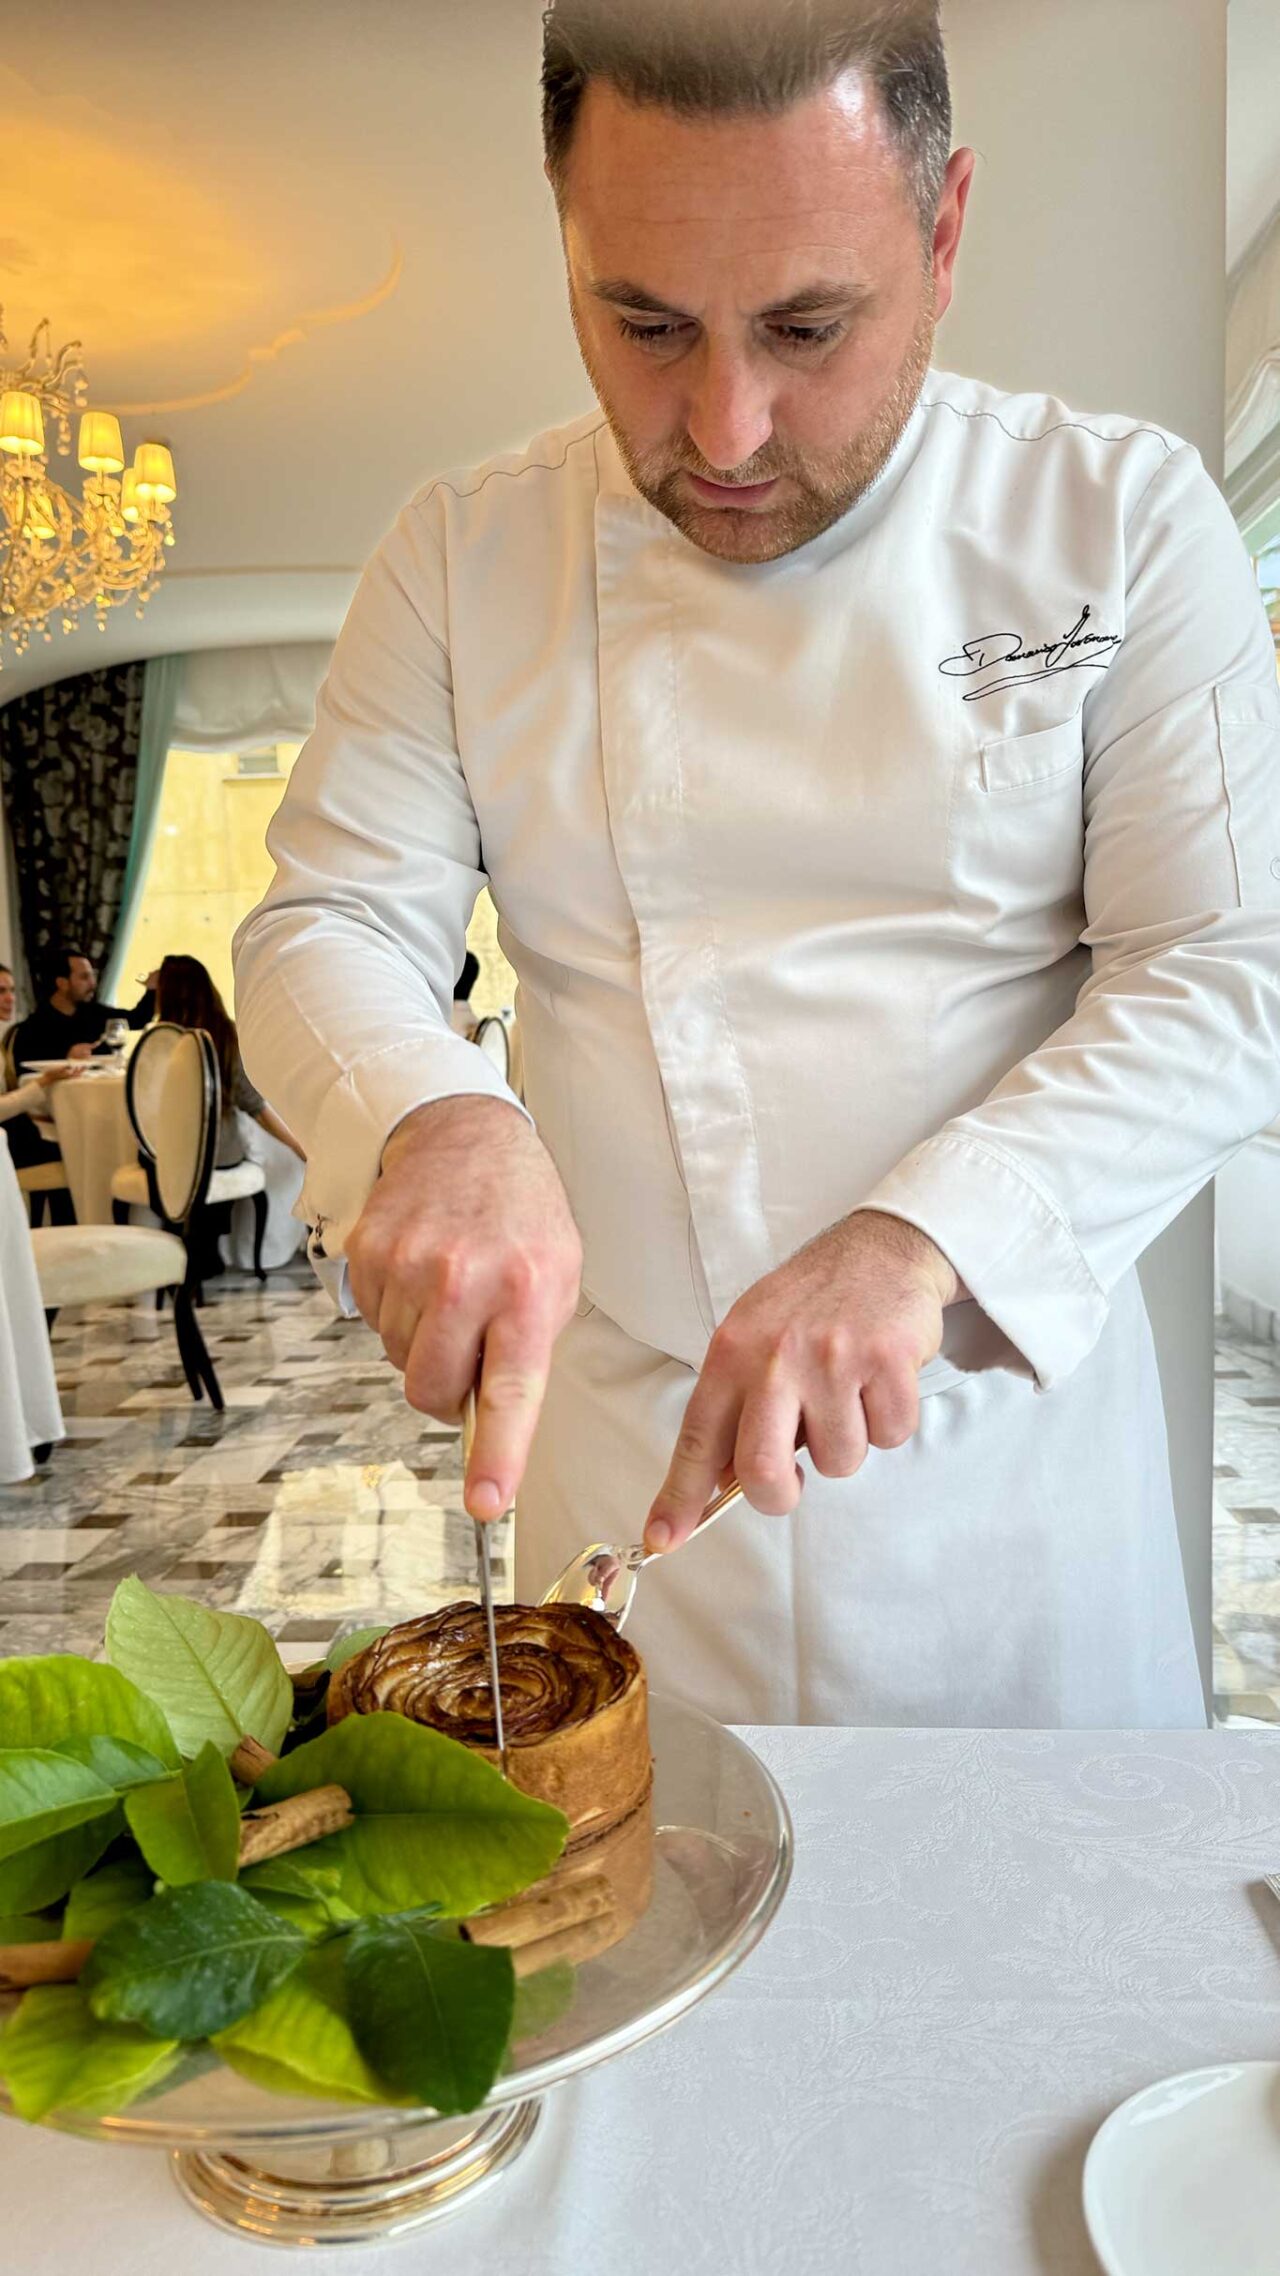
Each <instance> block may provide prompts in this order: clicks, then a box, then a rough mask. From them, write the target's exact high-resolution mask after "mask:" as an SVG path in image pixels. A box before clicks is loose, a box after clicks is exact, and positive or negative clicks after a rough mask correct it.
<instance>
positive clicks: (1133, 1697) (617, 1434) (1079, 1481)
mask: <svg viewBox="0 0 1280 2276" xmlns="http://www.w3.org/2000/svg"><path fill="white" fill-rule="evenodd" d="M694 1381H695V1376H694V1372H693V1370H692V1369H691V1368H689V1367H688V1366H686V1365H684V1364H683V1363H682V1362H681V1361H679V1360H675V1359H672V1358H670V1357H668V1356H667V1355H666V1354H665V1353H662V1352H658V1351H653V1350H651V1349H649V1348H648V1347H647V1346H645V1345H643V1344H640V1343H637V1342H635V1341H634V1340H633V1339H632V1338H631V1337H630V1336H628V1335H627V1334H625V1333H624V1331H623V1330H622V1329H621V1328H620V1327H618V1326H617V1325H616V1323H615V1322H614V1321H613V1320H611V1319H609V1318H608V1317H606V1315H605V1314H604V1313H603V1312H601V1311H600V1310H599V1309H597V1308H595V1307H593V1306H591V1305H589V1304H585V1303H584V1304H583V1305H582V1306H580V1308H579V1314H578V1317H577V1318H575V1319H574V1320H573V1321H571V1323H570V1325H569V1327H568V1328H567V1329H566V1331H565V1332H564V1334H563V1336H562V1337H561V1339H560V1342H559V1344H558V1345H557V1348H556V1356H555V1362H554V1366H553V1371H552V1379H551V1384H550V1387H549V1391H548V1396H547V1400H546V1405H545V1408H544V1411H543V1416H542V1420H541V1423H540V1425H539V1430H538V1434H537V1437H536V1440H535V1444H534V1448H533V1454H532V1458H531V1461H530V1464H529V1469H528V1472H527V1475H526V1478H525V1482H524V1485H523V1486H522V1488H521V1493H520V1500H519V1504H518V1516H517V1527H516V1535H517V1573H516V1592H517V1595H518V1597H519V1598H520V1599H521V1601H525V1602H527V1601H529V1600H530V1599H536V1597H537V1596H538V1595H539V1594H540V1593H541V1591H542V1590H543V1589H544V1588H545V1587H546V1586H547V1584H548V1582H549V1581H550V1580H551V1578H552V1577H553V1576H554V1574H555V1573H556V1572H558V1571H559V1570H560V1568H561V1567H562V1566H563V1565H564V1564H565V1563H566V1562H567V1561H568V1559H569V1558H570V1557H571V1556H572V1555H573V1554H574V1552H575V1551H576V1550H578V1549H580V1548H581V1547H582V1546H583V1545H584V1544H585V1543H586V1542H588V1541H593V1540H595V1541H607V1542H616V1543H618V1544H621V1545H626V1544H628V1543H630V1542H633V1541H637V1540H639V1538H640V1536H641V1533H642V1531H643V1526H644V1520H645V1515H646V1513H647V1510H648V1507H649V1504H650V1501H651V1500H652V1497H653V1495H654V1493H655V1492H656V1490H657V1487H658V1486H659V1484H660V1483H661V1480H662V1478H663V1475H664V1473H665V1470H666V1467H667V1463H668V1461H669V1459H670V1454H671V1449H672V1446H673V1444H674V1441H675V1437H676V1433H677V1431H678V1428H679V1425H680V1419H681V1416H682V1414H683V1411H684V1407H685V1403H686V1401H687V1399H688V1396H689V1393H690V1391H691V1389H692V1387H693V1383H694ZM801 1461H802V1465H804V1466H805V1468H806V1471H807V1479H806V1485H805V1489H804V1494H803V1497H802V1499H801V1502H800V1505H799V1508H798V1510H797V1511H796V1512H795V1514H794V1515H793V1516H790V1517H764V1516H760V1515H759V1514H757V1513H756V1512H755V1511H753V1510H751V1509H749V1508H747V1507H746V1506H745V1505H741V1504H740V1505H739V1506H738V1507H737V1508H735V1509H733V1510H731V1511H729V1512H728V1513H727V1514H726V1515H725V1517H724V1518H722V1519H721V1520H720V1522H719V1523H718V1524H717V1525H715V1526H713V1527H712V1528H711V1530H710V1532H709V1533H708V1534H707V1535H706V1537H705V1538H704V1539H703V1540H701V1541H695V1542H692V1543H690V1544H689V1545H687V1546H686V1547H685V1548H683V1549H681V1550H680V1551H679V1552H678V1553H677V1554H675V1555H674V1556H671V1557H669V1558H667V1559H665V1560H663V1561H661V1562H659V1563H655V1564H653V1565H651V1566H649V1567H648V1569H647V1570H646V1572H645V1573H644V1576H643V1578H642V1580H641V1582H640V1587H639V1592H638V1596H637V1600H636V1606H635V1610H634V1612H633V1614H632V1617H631V1620H630V1622H629V1623H628V1631H627V1632H628V1634H629V1635H630V1637H631V1638H632V1640H633V1642H634V1643H635V1644H636V1645H637V1646H638V1647H639V1649H640V1651H641V1652H642V1654H643V1656H644V1659H645V1663H646V1666H647V1669H648V1673H649V1679H650V1682H651V1684H652V1686H653V1687H654V1688H655V1689H656V1690H659V1691H662V1692H666V1693H669V1694H672V1695H674V1696H677V1697H679V1698H682V1699H686V1700H689V1701H692V1702H693V1703H694V1704H696V1705H697V1706H700V1707H702V1708H704V1709H706V1710H707V1711H708V1712H709V1713H711V1714H713V1715H715V1716H717V1717H718V1718H720V1720H722V1721H724V1722H727V1723H816V1724H887V1725H898V1726H903V1725H934V1726H937V1725H951V1726H970V1727H974V1726H977V1727H987V1728H993V1727H996V1728H1040V1729H1048V1728H1071V1727H1074V1728H1083V1729H1120V1728H1149V1729H1177V1728H1188V1729H1190V1728H1203V1726H1204V1723H1205V1719H1206V1717H1205V1704H1204V1695H1203V1691H1202V1688H1201V1683H1200V1677H1199V1673H1198V1669H1197V1663H1196V1657H1195V1650H1194V1644H1193V1640H1192V1631H1191V1622H1190V1615H1189V1612H1188V1608H1187V1596H1186V1587H1185V1581H1184V1576H1183V1569H1182V1563H1181V1556H1180V1551H1179V1546H1178V1536H1177V1528H1176V1522H1175V1518H1174V1511H1173V1502H1172V1494H1171V1489H1170V1482H1169V1461H1168V1450H1167V1442H1166V1437H1165V1425H1164V1414H1163V1408H1162V1405H1161V1399H1160V1389H1159V1380H1158V1377H1157V1373H1156V1363H1155V1355H1154V1349H1153V1346H1152V1341H1151V1334H1150V1327H1149V1323H1148V1321H1147V1316H1146V1312H1145V1308H1144V1306H1143V1302H1142V1296H1141V1291H1140V1289H1139V1286H1138V1282H1137V1277H1136V1274H1129V1275H1128V1276H1127V1277H1126V1279H1125V1280H1123V1281H1122V1282H1121V1283H1120V1285H1119V1287H1118V1288H1117V1290H1116V1291H1115V1294H1114V1298H1113V1302H1112V1308H1111V1313H1110V1317H1109V1319H1108V1322H1107V1325H1106V1327H1105V1329H1104V1331H1103V1334H1102V1336H1101V1337H1100V1339H1099V1341H1098V1343H1097V1344H1096V1346H1095V1347H1094V1349H1093V1351H1092V1352H1091V1353H1090V1354H1089V1356H1088V1358H1087V1359H1086V1360H1085V1361H1084V1362H1083V1364H1082V1365H1081V1366H1080V1367H1078V1368H1077V1369H1076V1371H1075V1373H1074V1374H1073V1375H1072V1376H1071V1377H1070V1378H1069V1379H1068V1380H1067V1381H1066V1382H1064V1383H1062V1384H1061V1385H1059V1386H1058V1387H1057V1388H1055V1389H1054V1390H1052V1391H1048V1392H1039V1391H1037V1390H1036V1389H1035V1388H1034V1386H1033V1385H1032V1384H1031V1383H1030V1382H1029V1381H1028V1380H1027V1379H1026V1378H1024V1377H1021V1376H1018V1375H1015V1374H1012V1373H1009V1372H1005V1371H1002V1370H987V1371H983V1372H979V1373H973V1374H968V1375H964V1376H961V1377H959V1378H956V1377H954V1375H951V1376H949V1377H948V1375H947V1371H944V1380H943V1381H942V1383H941V1384H940V1385H939V1387H938V1388H936V1389H929V1388H928V1387H927V1386H926V1395H925V1396H924V1397H923V1398H922V1402H921V1420H920V1428H919V1431H918V1433H917V1434H916V1436H915V1438H914V1439H912V1440H911V1441H910V1442H909V1444H908V1445H906V1446H905V1447H902V1448H898V1449H896V1450H894V1451H892V1452H881V1451H879V1450H877V1449H872V1451H871V1453H870V1455H869V1456H868V1459H867V1461H866V1463H865V1465H864V1467H863V1469H862V1470H861V1471H860V1472H859V1474H858V1475H857V1477H855V1478H852V1479H839V1480H836V1479H824V1478H820V1477H818V1476H816V1475H814V1474H813V1473H812V1471H811V1470H809V1469H808V1465H807V1458H805V1457H803V1456H802V1457H801Z"/></svg>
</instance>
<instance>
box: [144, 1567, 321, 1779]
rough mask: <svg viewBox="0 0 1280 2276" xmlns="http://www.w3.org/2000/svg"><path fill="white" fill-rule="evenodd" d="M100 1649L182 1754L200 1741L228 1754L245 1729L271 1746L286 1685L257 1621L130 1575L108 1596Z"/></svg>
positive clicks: (286, 1707)
mask: <svg viewBox="0 0 1280 2276" xmlns="http://www.w3.org/2000/svg"><path fill="white" fill-rule="evenodd" d="M107 1652H108V1655H109V1657H110V1659H111V1661H112V1664H113V1665H114V1666H115V1667H117V1668H120V1669H122V1670H123V1672H124V1673H125V1674H126V1675H128V1676H131V1677H132V1678H133V1681H134V1682H135V1683H136V1684H138V1685H140V1686H141V1688H142V1689H143V1690H145V1692H146V1694H147V1697H148V1698H149V1699H152V1700H154V1701H155V1702H156V1704H157V1705H158V1706H159V1707H161V1708H162V1709H163V1711H164V1714H165V1717H166V1719H167V1721H168V1723H169V1726H170V1729H171V1730H172V1732H173V1735H174V1738H175V1739H176V1740H177V1742H178V1745H179V1747H180V1748H181V1750H182V1752H183V1754H185V1755H194V1754H198V1753H199V1751H200V1749H201V1747H202V1746H203V1745H204V1744H205V1741H206V1740H212V1742H213V1744H214V1745H215V1746H216V1747H217V1749H218V1751H219V1753H220V1754H224V1755H228V1754H231V1753H232V1752H233V1751H234V1749H235V1747H236V1745H237V1743H238V1742H239V1740H240V1739H242V1738H243V1737H244V1736H245V1734H246V1732H247V1733H248V1734H249V1735H250V1736H251V1737H253V1738H255V1739H257V1740H258V1741H259V1743H260V1744H261V1745H262V1746H264V1747H268V1748H270V1750H271V1752H272V1753H273V1754H274V1753H276V1751H277V1750H278V1748H279V1746H280V1742H281V1740H282V1739H283V1737H284V1734H285V1732H286V1730H287V1729H288V1727H289V1717H290V1715H291V1714H292V1712H293V1685H292V1684H291V1683H290V1681H289V1677H288V1674H287V1672H286V1670H285V1668H284V1665H283V1663H282V1661H281V1658H280V1654H279V1652H278V1651H277V1650H276V1647H275V1645H274V1644H273V1642H272V1640H271V1638H270V1636H269V1635H268V1633H267V1631H266V1629H265V1628H264V1627H263V1626H262V1623H261V1621H259V1620H246V1619H245V1617H244V1615H243V1614H242V1613H239V1612H213V1611H211V1610H210V1609H209V1607H208V1606H207V1605H203V1604H193V1603H192V1602H191V1601H190V1599H189V1598H188V1597H185V1596H157V1595H154V1594H153V1592H152V1591H151V1590H150V1589H149V1588H147V1586H146V1585H145V1583H144V1582H142V1581H140V1580H138V1579H137V1578H136V1577H135V1578H131V1579H129V1580H125V1581H121V1583H120V1586H119V1587H118V1589H117V1590H116V1592H115V1595H114V1596H113V1597H112V1599H111V1609H110V1611H109V1612H108V1614H107Z"/></svg>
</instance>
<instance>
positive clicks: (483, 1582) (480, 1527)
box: [462, 1389, 510, 1778]
mask: <svg viewBox="0 0 1280 2276" xmlns="http://www.w3.org/2000/svg"><path fill="white" fill-rule="evenodd" d="M475 1439H476V1395H475V1391H474V1389H472V1390H470V1391H468V1393H467V1395H466V1398H465V1399H464V1400H463V1402H462V1462H463V1472H464V1475H465V1473H466V1471H467V1470H468V1469H469V1468H470V1466H471V1449H472V1447H473V1446H474V1445H475ZM507 1514H508V1515H509V1514H510V1513H509V1512H508V1513H507ZM471 1522H472V1524H473V1525H474V1527H475V1535H476V1563H477V1565H478V1566H479V1568H480V1602H481V1604H482V1605H483V1606H484V1625H485V1633H486V1635H487V1637H488V1643H489V1689H490V1691H491V1692H492V1693H493V1724H494V1730H495V1731H496V1733H497V1739H498V1760H499V1762H500V1764H501V1766H502V1775H503V1777H504V1778H505V1777H506V1776H507V1735H506V1732H505V1730H504V1729H503V1723H502V1685H501V1682H500V1680H499V1676H498V1632H497V1629H496V1628H495V1626H494V1620H493V1556H492V1548H493V1545H492V1542H491V1539H490V1535H489V1525H490V1524H491V1523H492V1522H493V1521H492V1519H490V1520H489V1521H488V1522H485V1521H484V1520H483V1519H481V1518H478V1517H476V1518H473V1519H472V1521H471Z"/></svg>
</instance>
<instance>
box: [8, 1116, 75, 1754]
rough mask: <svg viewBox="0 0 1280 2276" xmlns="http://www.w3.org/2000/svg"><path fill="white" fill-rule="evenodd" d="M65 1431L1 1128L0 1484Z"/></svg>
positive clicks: (22, 1474) (28, 1469)
mask: <svg viewBox="0 0 1280 2276" xmlns="http://www.w3.org/2000/svg"><path fill="white" fill-rule="evenodd" d="M65 1435H66V1434H65V1431H64V1429H63V1423H62V1409H61V1407H60V1406H59V1404H58V1386H57V1384H56V1382H55V1381H54V1374H53V1357H52V1354H51V1353H50V1350H49V1331H48V1329H47V1328H46V1327H45V1324H44V1307H43V1306H42V1304H41V1302H40V1283H39V1281H38V1280H37V1278H36V1266H35V1258H34V1257H33V1255H32V1253H31V1233H30V1230H29V1227H28V1225H27V1212H26V1207H25V1205H24V1203H23V1198H22V1194H21V1192H20V1191H19V1188H18V1178H17V1172H16V1171H15V1169H14V1166H13V1162H12V1160H11V1158H10V1154H9V1141H8V1139H7V1138H6V1136H5V1134H4V1132H3V1130H0V1485H5V1486H10V1485H15V1484H16V1483H17V1481H18V1480H19V1479H20V1478H29V1477H30V1476H31V1473H32V1471H33V1469H34V1467H35V1465H34V1463H33V1462H32V1460H31V1449H32V1447H33V1446H42V1445H46V1444H48V1443H49V1442H50V1441H51V1440H53V1439H58V1438H63V1437H65ZM0 1744H3V1740H0Z"/></svg>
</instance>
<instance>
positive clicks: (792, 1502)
mask: <svg viewBox="0 0 1280 2276" xmlns="http://www.w3.org/2000/svg"><path fill="white" fill-rule="evenodd" d="M799 1427H800V1400H799V1396H798V1394H797V1393H796V1391H795V1390H794V1388H793V1387H792V1385H791V1384H790V1383H788V1382H787V1381H786V1380H785V1379H783V1378H782V1377H780V1376H778V1377H774V1378H772V1379H770V1378H768V1377H766V1379H765V1381H764V1382H763V1383H762V1384H759V1385H758V1386H757V1387H756V1389H755V1390H753V1391H752V1392H750V1393H749V1394H748V1397H747V1399H746V1400H745V1402H744V1404H743V1409H742V1415H741V1418H740V1420H739V1423H738V1438H737V1445H736V1448H735V1462H734V1467H735V1469H736V1470H737V1473H738V1483H739V1485H740V1486H741V1488H742V1491H743V1493H744V1494H745V1495H746V1498H747V1500H748V1501H749V1502H750V1504H751V1507H752V1509H758V1510H759V1511H760V1512H761V1513H762V1515H763V1516H765V1517H786V1516H787V1515H788V1513H789V1512H790V1511H791V1510H793V1509H794V1508H795V1506H796V1503H797V1502H798V1501H799V1499H800V1491H801V1488H802V1486H803V1484H804V1479H803V1476H802V1474H801V1471H800V1469H799V1467H798V1465H797V1462H796V1434H797V1432H798V1430H799Z"/></svg>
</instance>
